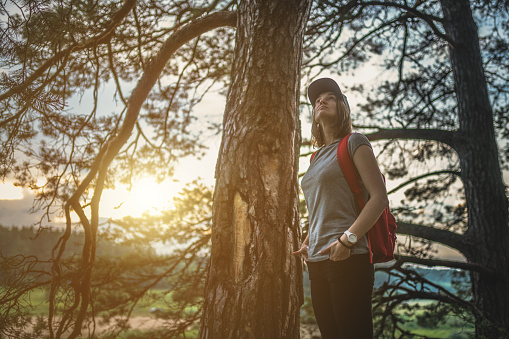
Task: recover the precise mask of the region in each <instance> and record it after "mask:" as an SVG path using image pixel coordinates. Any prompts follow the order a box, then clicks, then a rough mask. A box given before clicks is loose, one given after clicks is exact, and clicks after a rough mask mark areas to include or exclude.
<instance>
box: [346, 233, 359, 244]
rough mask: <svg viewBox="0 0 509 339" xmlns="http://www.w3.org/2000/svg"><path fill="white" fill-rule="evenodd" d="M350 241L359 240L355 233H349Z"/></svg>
mask: <svg viewBox="0 0 509 339" xmlns="http://www.w3.org/2000/svg"><path fill="white" fill-rule="evenodd" d="M348 241H349V242H351V243H356V242H357V236H356V235H355V234H349V235H348Z"/></svg>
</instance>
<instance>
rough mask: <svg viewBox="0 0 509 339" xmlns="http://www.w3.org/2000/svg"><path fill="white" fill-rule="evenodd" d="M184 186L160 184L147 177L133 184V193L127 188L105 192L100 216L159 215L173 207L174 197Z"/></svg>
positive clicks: (168, 182)
mask: <svg viewBox="0 0 509 339" xmlns="http://www.w3.org/2000/svg"><path fill="white" fill-rule="evenodd" d="M182 186H183V185H182V184H181V183H180V182H175V181H170V180H167V181H163V182H162V183H160V184H158V183H157V182H156V180H155V178H152V177H145V178H142V179H140V180H139V181H138V182H136V183H134V184H133V187H132V189H131V191H129V190H128V189H127V187H125V186H120V187H117V188H116V189H114V190H105V191H104V192H103V198H102V200H101V212H100V214H101V215H102V216H105V217H114V218H119V217H125V216H132V217H140V216H141V215H142V214H143V213H145V212H146V213H149V214H157V213H159V212H160V211H162V210H166V209H169V208H171V207H172V206H173V197H175V196H176V195H177V194H178V192H179V191H180V189H181V187H182Z"/></svg>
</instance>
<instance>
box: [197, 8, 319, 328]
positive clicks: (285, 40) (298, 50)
mask: <svg viewBox="0 0 509 339" xmlns="http://www.w3.org/2000/svg"><path fill="white" fill-rule="evenodd" d="M310 2H311V1H310V0H278V1H274V0H246V1H242V2H241V3H240V4H239V9H238V16H237V38H236V47H235V54H234V61H233V69H232V84H231V87H230V90H229V93H228V98H227V104H226V110H225V115H224V122H223V127H224V129H223V139H222V145H221V148H220V151H219V159H218V163H217V169H216V179H217V181H216V186H215V193H214V211H213V228H212V250H211V257H210V266H209V273H208V278H207V283H206V290H205V301H204V309H203V316H202V321H201V328H200V338H298V337H299V313H300V312H299V309H300V306H301V304H302V302H303V291H302V267H301V261H300V260H299V259H297V258H295V257H292V255H291V252H292V251H293V250H296V249H297V248H298V244H299V238H300V230H299V229H300V228H299V198H298V183H297V176H298V157H299V145H300V122H299V118H298V114H299V109H298V102H299V86H300V83H299V73H300V65H301V55H302V41H303V35H304V28H305V25H306V22H307V19H308V16H309V11H310Z"/></svg>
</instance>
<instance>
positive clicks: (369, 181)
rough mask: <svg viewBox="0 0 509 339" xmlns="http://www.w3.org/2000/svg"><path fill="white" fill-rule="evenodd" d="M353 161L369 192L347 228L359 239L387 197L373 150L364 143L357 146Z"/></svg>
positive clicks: (387, 200)
mask: <svg viewBox="0 0 509 339" xmlns="http://www.w3.org/2000/svg"><path fill="white" fill-rule="evenodd" d="M353 162H354V164H355V167H356V168H357V171H358V172H359V175H360V177H361V180H362V182H363V183H364V186H365V187H366V190H367V191H368V193H369V200H368V201H367V203H366V206H364V208H363V210H362V211H361V213H360V214H359V216H358V217H357V220H355V222H354V223H353V224H352V226H350V228H349V229H348V230H349V231H350V232H352V233H353V234H355V235H356V236H357V239H360V238H361V237H362V236H363V235H364V234H366V233H367V232H368V231H369V230H370V228H371V227H373V225H374V224H375V222H376V221H377V220H378V218H379V217H380V215H381V214H382V212H383V211H384V210H385V208H386V207H387V205H389V199H388V198H387V190H386V188H385V183H384V180H383V178H382V174H381V173H380V169H379V168H378V164H377V162H376V159H375V155H374V154H373V150H372V149H371V148H370V147H369V146H366V145H362V146H359V148H357V150H356V151H355V153H354V155H353ZM343 237H344V239H345V241H346V240H347V239H346V235H343ZM341 241H343V238H341Z"/></svg>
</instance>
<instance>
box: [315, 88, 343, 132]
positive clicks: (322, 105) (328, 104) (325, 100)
mask: <svg viewBox="0 0 509 339" xmlns="http://www.w3.org/2000/svg"><path fill="white" fill-rule="evenodd" d="M313 109H314V111H315V121H316V122H317V123H319V124H322V125H327V124H336V123H337V119H338V113H337V112H338V99H337V98H336V96H335V95H334V93H332V92H325V93H322V94H320V95H319V96H318V98H317V99H316V101H315V105H314V107H313Z"/></svg>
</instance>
